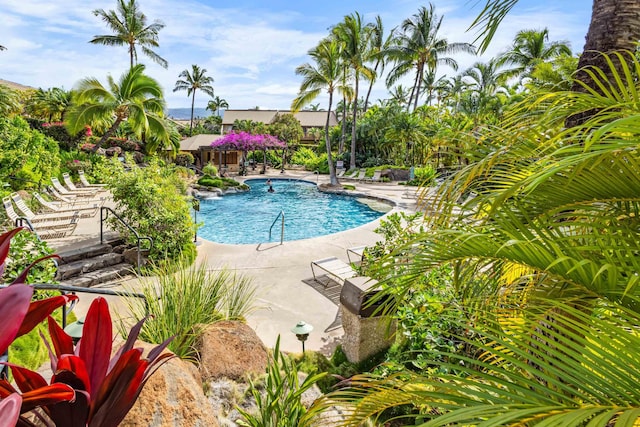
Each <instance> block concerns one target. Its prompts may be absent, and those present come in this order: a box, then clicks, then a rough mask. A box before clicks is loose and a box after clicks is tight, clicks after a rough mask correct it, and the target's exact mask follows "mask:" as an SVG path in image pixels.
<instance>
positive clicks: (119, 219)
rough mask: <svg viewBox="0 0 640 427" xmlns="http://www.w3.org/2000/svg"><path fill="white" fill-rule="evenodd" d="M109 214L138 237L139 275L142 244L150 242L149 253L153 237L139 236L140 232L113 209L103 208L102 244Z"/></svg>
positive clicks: (101, 219)
mask: <svg viewBox="0 0 640 427" xmlns="http://www.w3.org/2000/svg"><path fill="white" fill-rule="evenodd" d="M105 212H106V213H105ZM109 213H111V214H113V216H114V217H116V218H117V219H118V221H120V222H121V223H122V225H124V226H125V227H127V228H128V229H129V231H131V232H132V233H133V235H134V236H136V240H137V246H138V265H137V270H138V274H140V261H141V260H140V251H141V250H142V248H141V245H140V242H141V241H142V240H146V241H147V242H149V251H151V249H153V239H152V238H151V237H149V236H140V235H139V234H138V232H137V231H136V230H134V229H133V227H131V226H130V225H129V224H127V223H126V222H125V221H124V220H123V219H122V218H121V217H120V216H119V215H118V214H117V213H116V212H115V211H114V210H113V209H111V208H108V207H106V206H103V207H101V208H100V243H101V244H102V242H103V241H104V227H103V224H104V222H105V221H106V220H107V218H108V217H109Z"/></svg>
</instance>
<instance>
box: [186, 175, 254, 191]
mask: <svg viewBox="0 0 640 427" xmlns="http://www.w3.org/2000/svg"><path fill="white" fill-rule="evenodd" d="M198 184H199V185H203V186H205V187H215V188H222V189H223V190H224V189H227V188H229V187H239V188H248V187H247V185H245V184H240V183H239V182H238V181H236V180H235V179H232V178H226V177H222V178H218V177H215V178H214V177H212V176H209V175H204V176H203V177H202V178H200V179H199V180H198Z"/></svg>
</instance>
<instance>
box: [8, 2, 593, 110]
mask: <svg viewBox="0 0 640 427" xmlns="http://www.w3.org/2000/svg"><path fill="white" fill-rule="evenodd" d="M138 1H139V4H140V9H141V10H143V11H144V12H145V14H146V15H147V17H148V19H149V22H151V21H153V20H156V19H160V20H162V21H163V22H164V23H165V24H166V27H165V28H164V29H163V30H162V31H161V32H160V47H159V48H158V49H157V53H158V54H160V55H161V56H162V57H164V58H166V59H167V60H168V61H169V69H168V70H164V69H162V68H161V67H160V66H158V65H157V64H154V63H152V62H151V61H150V60H149V59H148V58H146V57H144V56H143V55H142V53H141V52H139V55H140V56H139V59H140V61H142V62H144V63H145V64H147V72H148V73H149V74H150V75H151V76H152V77H154V78H156V79H157V80H158V81H159V82H160V83H161V84H162V86H163V87H164V89H165V94H166V98H167V102H168V104H169V106H173V107H182V106H188V105H190V103H189V99H188V97H187V96H186V93H180V92H179V93H173V92H172V89H173V87H174V85H175V81H176V80H177V78H178V74H179V73H180V72H181V71H182V70H184V69H190V68H191V64H198V65H200V66H201V67H204V68H206V69H207V70H208V74H209V75H210V76H212V77H213V78H214V79H215V83H214V88H215V91H216V94H218V95H219V96H222V97H224V98H225V99H227V101H228V102H229V103H230V104H231V105H232V107H233V108H248V107H254V106H256V105H261V106H268V107H271V108H280V109H285V108H288V106H289V105H290V103H291V99H292V98H293V97H294V96H295V95H296V93H297V89H298V87H299V83H300V79H299V78H298V77H297V76H296V75H295V72H294V70H295V67H296V66H298V65H300V64H302V63H304V62H307V61H308V57H307V55H306V54H307V51H308V50H309V49H310V48H311V47H313V46H315V45H316V44H317V42H318V41H319V40H320V39H321V38H322V37H324V36H326V35H327V34H328V27H329V26H331V25H334V24H336V23H338V22H340V21H341V20H342V18H343V15H344V14H345V13H351V12H352V11H353V10H350V9H351V8H352V7H354V10H355V6H350V4H346V3H344V2H343V3H338V2H332V1H331V0H327V1H326V2H323V3H322V4H311V3H309V4H307V3H304V4H303V3H291V4H288V5H287V6H286V9H287V10H284V9H283V8H281V9H282V10H275V9H273V8H272V9H270V7H272V5H270V4H268V3H265V4H264V5H259V4H258V5H256V4H254V5H253V7H251V8H248V7H247V8H234V7H233V6H232V5H231V6H230V7H222V6H220V3H218V2H216V3H214V2H209V1H205V0H201V1H196V0H186V1H182V2H177V1H175V0H138ZM238 1H242V0H238ZM468 3H469V2H468V0H439V1H438V2H437V4H436V13H437V14H438V15H441V16H442V15H444V20H443V24H442V28H441V31H442V34H443V35H444V36H445V37H447V38H448V40H449V41H450V42H453V41H468V42H470V41H473V39H474V34H472V33H468V32H466V30H467V28H468V26H469V24H470V23H471V21H472V20H473V18H474V17H475V15H476V14H477V12H478V8H475V9H473V10H467V9H466V8H467V6H468ZM521 3H523V4H525V3H526V2H524V1H523V2H521ZM2 4H3V5H2V11H0V21H1V22H2V23H3V25H1V26H0V44H1V45H3V46H6V47H7V48H8V50H7V51H3V52H0V78H4V79H7V80H12V81H16V82H18V83H22V84H27V85H31V86H36V87H45V88H46V87H51V86H64V87H65V88H71V87H72V86H73V85H74V84H75V83H76V82H77V81H79V80H80V79H82V78H84V77H89V76H93V77H96V78H98V79H99V80H100V81H102V82H105V81H106V76H107V74H109V73H111V74H112V75H114V76H115V77H118V76H120V75H121V74H122V73H123V72H124V71H125V70H126V69H127V67H128V64H129V58H128V55H127V49H126V47H109V46H100V45H93V44H90V43H89V40H91V39H92V38H93V36H94V35H97V34H108V33H109V29H108V28H107V27H106V26H105V25H104V23H103V22H102V21H101V20H100V19H99V18H98V17H95V16H94V15H93V14H92V13H91V11H92V10H94V9H97V8H104V9H106V10H108V9H113V8H114V7H115V2H114V1H112V0H57V1H50V0H3V1H2ZM359 4H360V6H358V8H361V10H362V11H363V13H362V15H363V16H364V17H365V19H367V20H372V19H373V18H374V16H375V15H376V14H380V15H381V17H382V19H383V22H384V25H385V28H386V31H390V30H391V28H393V27H394V26H397V25H399V24H400V23H401V21H402V20H403V19H405V18H407V17H409V16H411V15H412V14H414V13H416V12H417V11H418V8H419V7H420V6H423V5H425V3H424V2H420V1H415V0H399V1H395V2H388V3H386V2H383V1H374V0H371V2H369V1H367V2H360V3H359ZM210 5H213V6H210ZM309 8H312V9H310V10H307V9H309ZM345 11H346V12H345ZM588 13H589V12H588V11H587V12H584V13H583V14H582V15H580V14H576V11H575V10H571V8H568V7H566V6H565V5H564V4H558V5H555V6H554V5H553V4H552V3H551V2H550V0H546V1H544V2H540V3H539V6H536V7H535V8H526V7H519V9H514V11H513V12H512V13H511V14H510V15H509V16H508V18H507V19H506V20H505V22H504V24H503V25H502V26H501V28H500V30H499V32H498V33H497V34H496V37H495V39H494V42H493V43H492V45H491V48H490V49H489V51H488V52H487V54H486V55H483V57H482V58H480V59H482V60H486V59H488V58H489V56H490V55H494V54H496V53H498V52H501V51H503V50H504V49H506V48H507V47H508V46H509V45H510V43H511V41H512V40H513V36H514V35H515V33H516V32H517V31H518V30H520V29H525V28H542V27H544V26H547V27H549V29H550V35H551V38H552V39H554V40H559V39H569V40H570V41H571V42H572V47H573V49H574V51H579V50H581V49H582V44H583V43H584V34H585V33H586V30H587V25H588V22H586V23H585V22H584V21H585V18H584V14H587V15H588ZM576 15H578V16H576ZM456 59H458V61H459V63H460V69H461V70H462V69H465V68H467V67H469V66H470V65H472V64H473V63H474V62H476V61H477V60H478V59H479V58H476V57H472V56H469V55H459V56H457V57H456ZM389 68H390V67H388V68H387V69H389ZM442 72H443V73H447V74H448V75H452V74H454V73H453V72H452V71H451V70H444V69H443V70H442ZM383 82H384V79H379V82H378V83H377V85H376V87H375V88H374V91H373V93H372V99H374V100H375V99H377V98H381V97H385V96H386V93H387V90H386V88H385V87H384V84H383ZM199 95H200V96H199ZM320 100H324V98H321V99H319V101H320ZM324 102H326V100H324ZM196 104H197V105H199V106H201V105H202V106H203V105H206V96H205V95H204V94H197V95H196Z"/></svg>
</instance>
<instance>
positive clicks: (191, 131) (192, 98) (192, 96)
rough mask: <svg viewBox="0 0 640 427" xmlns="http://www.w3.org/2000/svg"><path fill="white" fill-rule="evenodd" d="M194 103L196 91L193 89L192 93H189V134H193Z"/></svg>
mask: <svg viewBox="0 0 640 427" xmlns="http://www.w3.org/2000/svg"><path fill="white" fill-rule="evenodd" d="M195 103H196V91H195V89H194V90H193V95H191V122H190V124H189V136H193V106H194V105H195Z"/></svg>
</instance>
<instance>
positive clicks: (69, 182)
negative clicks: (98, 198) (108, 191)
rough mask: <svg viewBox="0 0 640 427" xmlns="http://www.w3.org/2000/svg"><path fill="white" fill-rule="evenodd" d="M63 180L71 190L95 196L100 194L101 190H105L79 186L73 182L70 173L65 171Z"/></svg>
mask: <svg viewBox="0 0 640 427" xmlns="http://www.w3.org/2000/svg"><path fill="white" fill-rule="evenodd" d="M62 180H63V181H64V185H66V186H67V188H68V189H69V191H77V192H82V193H89V194H93V195H94V196H95V195H96V194H98V192H99V191H104V189H98V188H78V187H76V185H75V184H74V183H73V181H72V180H71V176H69V174H68V173H63V174H62Z"/></svg>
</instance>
